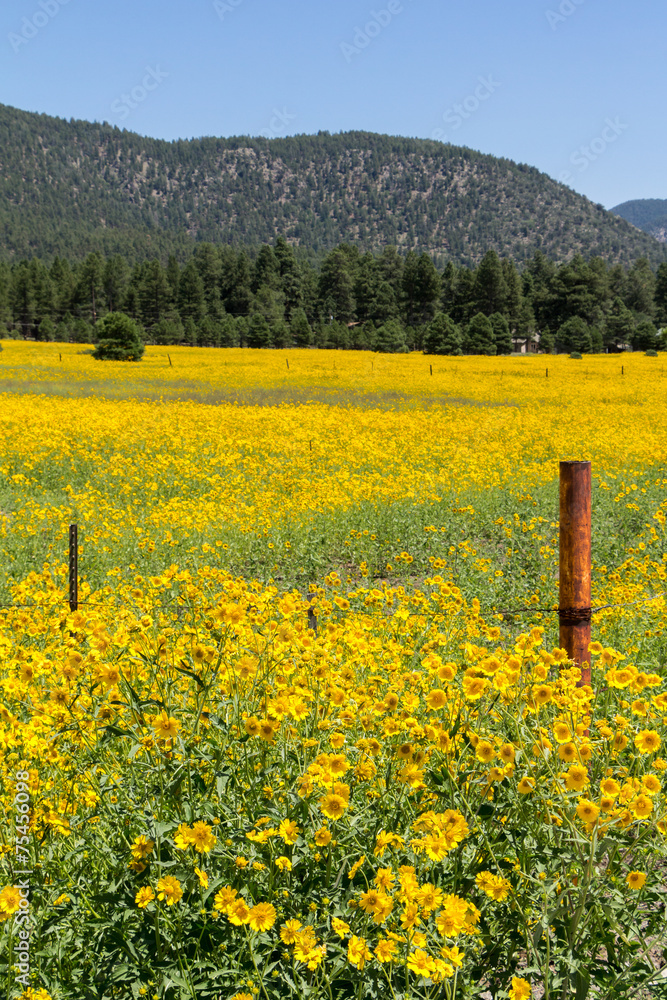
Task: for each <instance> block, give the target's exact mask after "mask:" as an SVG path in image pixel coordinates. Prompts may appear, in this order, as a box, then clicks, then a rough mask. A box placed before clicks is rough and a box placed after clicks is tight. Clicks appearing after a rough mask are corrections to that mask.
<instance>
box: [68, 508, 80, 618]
mask: <svg viewBox="0 0 667 1000" xmlns="http://www.w3.org/2000/svg"><path fill="white" fill-rule="evenodd" d="M69 609H70V611H78V610H79V529H78V527H77V525H76V524H70V526H69Z"/></svg>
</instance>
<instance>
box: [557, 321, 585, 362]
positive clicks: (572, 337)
mask: <svg viewBox="0 0 667 1000" xmlns="http://www.w3.org/2000/svg"><path fill="white" fill-rule="evenodd" d="M556 342H557V344H558V348H559V350H561V351H566V352H568V353H572V352H573V351H577V352H578V353H579V354H590V353H591V351H592V349H593V344H592V340H591V330H590V327H589V325H588V323H587V322H586V320H585V319H582V317H581V316H572V317H570V319H568V320H566V321H565V322H564V323H563V324H562V326H561V327H560V328H559V330H558V334H557V336H556Z"/></svg>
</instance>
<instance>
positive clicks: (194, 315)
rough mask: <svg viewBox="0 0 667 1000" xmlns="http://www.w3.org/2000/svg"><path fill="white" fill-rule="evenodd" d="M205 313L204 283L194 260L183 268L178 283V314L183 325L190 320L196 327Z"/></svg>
mask: <svg viewBox="0 0 667 1000" xmlns="http://www.w3.org/2000/svg"><path fill="white" fill-rule="evenodd" d="M205 311H206V300H205V298H204V282H203V281H202V278H201V275H200V273H199V269H198V268H197V265H196V264H195V262H194V260H190V261H188V263H187V264H186V265H185V267H184V268H183V271H182V273H181V277H180V280H179V282H178V312H179V314H180V317H181V320H182V321H183V322H184V323H185V322H186V321H187V320H189V319H191V320H192V321H193V322H194V323H195V324H196V325H198V324H199V323H201V321H202V320H203V318H204V314H205ZM186 332H187V328H186Z"/></svg>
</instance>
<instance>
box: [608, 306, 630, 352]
mask: <svg viewBox="0 0 667 1000" xmlns="http://www.w3.org/2000/svg"><path fill="white" fill-rule="evenodd" d="M634 332H635V319H634V316H633V315H632V313H631V312H630V310H629V309H628V307H627V306H626V305H625V303H624V302H623V301H622V300H621V299H620V298H616V299H614V301H613V303H612V306H611V309H610V310H609V313H608V315H607V318H606V321H605V330H604V340H605V344H606V345H607V347H609V348H611V349H612V350H621V349H623V348H624V347H625V346H626V345H627V344H631V343H632V338H633V336H634Z"/></svg>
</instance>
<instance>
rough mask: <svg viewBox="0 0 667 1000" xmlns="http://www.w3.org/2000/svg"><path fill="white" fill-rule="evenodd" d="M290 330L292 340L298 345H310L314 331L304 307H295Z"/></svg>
mask: <svg viewBox="0 0 667 1000" xmlns="http://www.w3.org/2000/svg"><path fill="white" fill-rule="evenodd" d="M290 330H291V333H292V341H293V343H294V344H295V345H296V347H308V346H309V345H310V344H311V343H312V340H313V331H312V330H311V329H310V324H309V322H308V318H307V316H306V313H305V311H304V310H303V309H295V310H294V311H293V312H292V318H291V319H290Z"/></svg>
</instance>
